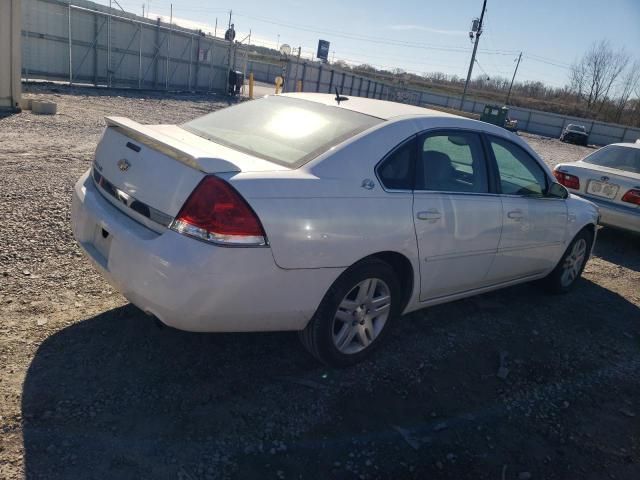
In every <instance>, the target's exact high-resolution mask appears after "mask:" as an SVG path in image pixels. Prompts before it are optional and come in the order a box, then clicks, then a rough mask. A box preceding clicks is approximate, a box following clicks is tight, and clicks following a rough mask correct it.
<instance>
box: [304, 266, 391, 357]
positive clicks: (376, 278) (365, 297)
mask: <svg viewBox="0 0 640 480" xmlns="http://www.w3.org/2000/svg"><path fill="white" fill-rule="evenodd" d="M385 297H388V299H386V300H385ZM401 297H402V295H401V290H400V283H399V281H398V278H397V276H396V274H395V272H394V270H393V268H391V266H390V265H389V264H388V263H386V262H383V261H382V260H379V259H375V258H374V259H367V260H363V261H361V262H358V263H356V264H355V265H353V266H351V267H350V268H349V269H347V270H346V271H345V272H344V273H343V274H342V275H340V277H339V278H338V279H337V280H336V281H335V282H334V283H333V285H331V288H329V290H328V291H327V293H326V294H325V296H324V298H323V299H322V302H320V306H319V307H318V309H317V310H316V312H315V314H314V316H313V318H312V319H311V320H310V321H309V323H308V324H307V326H306V328H305V329H304V330H302V331H301V332H299V336H300V340H301V341H302V343H303V345H304V346H305V347H306V348H307V350H309V352H310V353H311V354H312V355H313V356H314V357H315V358H317V359H318V360H319V361H321V362H322V363H324V364H326V365H329V366H332V367H347V366H349V365H353V364H355V363H358V362H359V361H361V360H362V359H363V358H365V357H366V356H368V355H369V354H371V353H372V352H373V351H374V350H375V349H377V348H378V347H379V345H380V344H381V343H382V341H383V340H384V338H385V337H386V334H387V332H388V331H389V324H390V323H391V322H392V320H393V319H394V318H395V317H397V316H398V315H399V314H400V310H401Z"/></svg>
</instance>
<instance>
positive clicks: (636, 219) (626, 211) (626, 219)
mask: <svg viewBox="0 0 640 480" xmlns="http://www.w3.org/2000/svg"><path fill="white" fill-rule="evenodd" d="M580 196H581V197H584V198H586V199H587V200H589V201H590V202H593V203H595V204H596V205H597V206H598V210H599V211H600V222H599V223H600V225H605V226H609V227H615V228H620V229H623V230H629V231H631V232H636V233H640V208H637V207H625V206H624V205H618V204H616V203H613V202H609V201H607V200H604V199H601V198H598V197H594V196H592V195H585V194H583V193H581V194H580Z"/></svg>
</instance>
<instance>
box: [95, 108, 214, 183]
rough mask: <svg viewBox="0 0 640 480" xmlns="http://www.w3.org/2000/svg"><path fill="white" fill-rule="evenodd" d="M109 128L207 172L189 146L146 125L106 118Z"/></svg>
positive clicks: (122, 119)
mask: <svg viewBox="0 0 640 480" xmlns="http://www.w3.org/2000/svg"><path fill="white" fill-rule="evenodd" d="M104 120H105V122H106V123H107V127H108V128H112V129H114V130H116V131H118V132H120V133H122V134H123V135H125V136H127V137H129V138H130V139H132V140H135V141H136V142H139V143H142V144H143V145H146V146H148V147H151V148H153V149H154V150H157V151H159V152H161V153H163V154H165V155H167V156H168V157H171V158H173V159H174V160H177V161H179V162H181V163H184V164H185V165H187V166H189V167H191V168H194V169H196V170H200V171H201V172H205V171H206V170H205V168H204V167H203V166H202V165H201V164H200V163H199V162H198V157H197V156H195V155H194V154H191V153H189V148H190V147H189V146H188V145H186V144H184V143H182V142H180V141H178V140H176V139H174V138H171V137H168V136H166V135H162V134H161V133H158V132H156V131H154V130H152V129H151V128H149V127H147V126H146V125H142V124H141V123H138V122H135V121H133V120H131V119H129V118H126V117H105V119H104Z"/></svg>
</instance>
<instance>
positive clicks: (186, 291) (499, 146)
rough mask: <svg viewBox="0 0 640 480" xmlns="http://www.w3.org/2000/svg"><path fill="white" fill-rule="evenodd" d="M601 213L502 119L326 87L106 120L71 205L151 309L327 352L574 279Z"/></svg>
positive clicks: (103, 257) (94, 254) (130, 293)
mask: <svg viewBox="0 0 640 480" xmlns="http://www.w3.org/2000/svg"><path fill="white" fill-rule="evenodd" d="M597 218H598V213H597V209H596V208H595V206H594V205H593V204H591V203H590V202H587V201H585V200H582V199H580V198H578V197H575V196H572V195H568V193H567V190H566V189H565V188H564V187H562V186H561V185H559V184H558V183H556V182H554V177H553V174H552V173H551V171H550V170H549V169H548V168H547V167H546V166H545V165H544V163H543V162H542V161H541V160H540V158H539V157H538V156H537V155H536V154H535V153H534V152H533V151H532V150H531V148H530V147H529V146H528V145H527V144H526V143H525V142H524V141H523V140H521V139H520V138H519V137H518V136H516V135H514V134H512V133H509V132H507V131H506V130H504V129H502V128H499V127H496V126H493V125H490V124H487V123H484V122H478V121H474V120H469V119H466V118H461V117H457V116H453V115H448V114H445V113H441V112H437V111H432V110H427V109H423V108H419V107H414V106H409V105H403V104H397V103H391V102H383V101H378V100H370V99H363V98H355V97H352V98H345V97H339V98H334V97H333V96H332V95H323V94H287V95H278V96H268V97H265V98H262V99H259V100H254V101H250V102H245V103H240V104H238V105H236V106H233V107H229V108H225V109H222V110H219V111H216V112H213V113H211V114H208V115H205V116H203V117H201V118H198V119H195V120H193V121H191V122H188V123H186V124H185V125H181V126H175V125H153V126H150V125H141V124H139V123H136V122H134V121H131V120H128V119H126V118H108V119H107V128H106V130H105V132H104V135H103V137H102V139H101V140H100V143H99V145H98V147H97V150H96V154H95V162H94V164H93V167H92V168H91V169H90V170H89V171H87V172H86V173H85V174H84V175H83V176H82V177H81V178H80V179H79V181H78V182H77V184H76V186H75V190H74V195H73V212H72V223H73V231H74V235H75V238H76V239H77V241H78V243H79V244H80V245H81V246H82V248H83V249H84V251H85V252H86V253H87V256H88V257H89V259H91V260H92V262H93V263H94V264H95V265H96V266H97V267H98V269H99V270H100V271H101V272H102V274H103V275H104V276H105V277H106V278H107V279H108V281H109V282H110V283H111V284H112V285H113V286H114V287H115V288H117V289H118V290H119V291H120V292H122V293H123V294H124V296H125V297H127V298H128V299H129V300H130V301H131V302H132V303H133V304H135V305H137V306H138V307H139V308H141V309H142V310H144V311H145V312H148V313H150V314H153V315H155V316H156V317H158V318H159V319H160V320H161V321H162V322H164V323H165V324H168V325H171V326H174V327H176V328H179V329H184V330H190V331H201V332H229V331H235V332H238V331H265V330H298V331H300V337H301V339H302V341H303V343H304V344H305V346H306V347H307V348H308V349H309V350H310V352H311V353H312V354H313V355H315V356H316V357H317V358H318V359H319V360H321V361H323V362H325V363H328V364H331V365H348V364H352V363H354V362H356V361H358V360H360V359H361V358H362V357H363V356H365V355H366V354H367V353H369V352H370V351H371V350H372V349H373V348H375V347H376V346H377V345H378V344H379V343H380V341H381V339H382V338H383V337H384V334H385V333H386V332H387V331H388V329H389V326H390V323H391V321H392V320H393V319H394V318H395V317H398V316H399V315H400V314H402V313H407V312H411V311H414V310H417V309H420V308H423V307H427V306H429V305H435V304H439V303H443V302H448V301H452V300H456V299H459V298H463V297H467V296H470V295H475V294H479V293H483V292H487V291H489V290H495V289H498V288H502V287H507V286H509V285H514V284H517V283H522V282H527V281H531V280H537V279H545V281H546V283H547V284H548V285H549V287H550V288H552V289H553V290H556V291H566V290H568V289H570V288H571V287H572V286H573V285H574V283H575V281H576V279H577V278H578V277H579V276H580V274H581V272H582V269H583V268H584V265H585V263H586V262H587V259H588V258H589V254H590V252H591V248H592V245H593V243H594V240H595V234H596V232H595V227H596V224H597Z"/></svg>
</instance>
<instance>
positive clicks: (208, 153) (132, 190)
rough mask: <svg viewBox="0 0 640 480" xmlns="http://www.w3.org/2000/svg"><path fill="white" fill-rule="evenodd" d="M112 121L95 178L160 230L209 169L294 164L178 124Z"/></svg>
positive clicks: (115, 198) (111, 195)
mask: <svg viewBox="0 0 640 480" xmlns="http://www.w3.org/2000/svg"><path fill="white" fill-rule="evenodd" d="M106 122H107V128H106V130H105V131H104V133H103V136H102V138H101V140H100V143H99V144H98V147H97V149H96V153H95V161H94V180H97V183H99V186H100V187H101V191H102V193H103V194H104V196H105V198H107V199H108V200H109V201H110V202H111V203H112V204H114V205H115V206H116V207H118V208H119V209H120V210H122V211H123V212H124V213H126V214H127V215H129V216H131V217H132V218H135V219H136V220H138V221H141V222H142V223H144V224H145V225H147V226H149V227H151V228H154V229H155V230H157V224H158V223H159V224H160V225H164V224H165V223H166V222H167V221H170V219H171V218H173V217H175V216H176V215H177V214H178V212H179V210H180V208H181V207H182V205H183V204H184V202H185V201H186V199H187V198H188V196H189V195H190V194H191V192H192V191H193V190H194V188H195V187H196V186H197V185H198V183H199V182H200V181H201V180H202V178H203V177H204V176H205V175H207V174H210V173H233V172H255V171H273V170H288V169H287V168H286V167H283V166H281V165H277V164H275V163H273V162H269V161H267V160H264V159H261V158H258V157H254V156H251V155H248V154H245V153H243V152H239V151H236V150H233V149H231V148H228V147H225V146H223V145H219V144H216V143H214V142H211V141H209V140H207V139H204V138H201V137H198V136H197V135H194V134H192V133H190V132H188V131H186V130H184V129H182V128H180V127H178V126H176V125H141V124H139V123H137V122H135V121H133V120H130V119H127V118H123V117H107V118H106ZM167 219H168V220H167Z"/></svg>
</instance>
